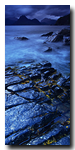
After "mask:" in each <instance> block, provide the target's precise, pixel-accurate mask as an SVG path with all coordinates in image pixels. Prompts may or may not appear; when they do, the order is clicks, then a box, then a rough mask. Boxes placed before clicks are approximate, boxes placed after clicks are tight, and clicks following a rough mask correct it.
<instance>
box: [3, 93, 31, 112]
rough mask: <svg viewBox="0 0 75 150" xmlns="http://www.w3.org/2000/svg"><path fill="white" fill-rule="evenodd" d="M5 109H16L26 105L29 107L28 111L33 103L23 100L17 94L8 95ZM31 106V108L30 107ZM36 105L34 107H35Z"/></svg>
mask: <svg viewBox="0 0 75 150" xmlns="http://www.w3.org/2000/svg"><path fill="white" fill-rule="evenodd" d="M5 97H6V98H5V109H9V108H12V107H15V106H18V105H22V104H26V103H28V104H26V106H27V110H28V108H29V107H30V106H31V103H29V102H28V101H27V100H26V99H24V98H22V97H19V96H17V95H15V94H13V95H12V94H6V95H5ZM28 105H29V107H28ZM33 106H34V105H32V107H33ZM29 109H30V108H29Z"/></svg>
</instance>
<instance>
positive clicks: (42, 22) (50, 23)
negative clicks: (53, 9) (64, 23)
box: [41, 18, 56, 25]
mask: <svg viewBox="0 0 75 150" xmlns="http://www.w3.org/2000/svg"><path fill="white" fill-rule="evenodd" d="M55 23H56V20H54V19H48V18H44V19H43V20H41V24H43V25H54V24H55Z"/></svg>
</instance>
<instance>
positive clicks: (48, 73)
mask: <svg viewBox="0 0 75 150" xmlns="http://www.w3.org/2000/svg"><path fill="white" fill-rule="evenodd" d="M14 72H15V73H16V74H14ZM27 72H28V75H27ZM11 73H12V74H11ZM7 74H9V75H7ZM6 75H7V76H5V77H6V81H7V82H6V90H5V144H6V145H51V144H53V145H63V143H64V145H66V143H68V144H67V145H69V144H70V141H69V140H68V139H67V138H66V137H69V139H70V136H69V135H70V76H68V77H66V78H64V77H63V76H62V75H61V74H58V73H56V70H55V69H54V68H51V63H50V62H48V61H44V62H42V63H41V64H34V65H33V64H32V65H31V66H30V67H27V68H26V67H20V68H19V67H18V68H17V70H15V71H14V69H13V70H11V68H8V69H6ZM40 78H41V79H40ZM59 84H60V85H59ZM65 136H66V137H65ZM55 139H56V140H55ZM58 143H59V144H58Z"/></svg>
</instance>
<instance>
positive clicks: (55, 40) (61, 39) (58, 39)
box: [52, 34, 63, 42]
mask: <svg viewBox="0 0 75 150" xmlns="http://www.w3.org/2000/svg"><path fill="white" fill-rule="evenodd" d="M61 41H63V35H62V34H57V36H56V37H55V38H54V39H53V41H52V42H61Z"/></svg>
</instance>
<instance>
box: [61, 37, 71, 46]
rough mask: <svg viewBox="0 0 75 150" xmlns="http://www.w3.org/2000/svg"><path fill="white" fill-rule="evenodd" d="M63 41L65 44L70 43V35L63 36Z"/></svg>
mask: <svg viewBox="0 0 75 150" xmlns="http://www.w3.org/2000/svg"><path fill="white" fill-rule="evenodd" d="M63 42H64V44H65V45H70V37H63Z"/></svg>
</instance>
